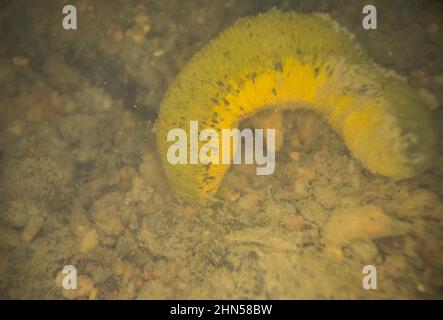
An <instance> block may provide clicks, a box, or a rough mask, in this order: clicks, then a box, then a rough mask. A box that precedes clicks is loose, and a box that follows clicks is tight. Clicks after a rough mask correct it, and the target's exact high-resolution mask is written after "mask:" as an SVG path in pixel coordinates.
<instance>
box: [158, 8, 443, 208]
mask: <svg viewBox="0 0 443 320" xmlns="http://www.w3.org/2000/svg"><path fill="white" fill-rule="evenodd" d="M301 107H303V108H311V109H313V110H315V111H316V112H318V113H319V114H321V115H322V117H323V118H324V119H325V120H326V122H327V123H329V124H330V126H331V127H332V128H333V129H334V130H336V131H337V132H338V133H339V134H340V135H341V136H342V138H343V140H344V142H345V143H346V145H347V147H348V149H349V150H350V151H351V153H352V154H353V156H354V157H355V158H356V159H358V160H359V161H360V162H361V163H362V164H363V166H364V167H366V168H367V169H368V170H369V171H371V172H373V173H375V174H380V175H383V176H386V177H391V178H394V179H403V178H408V177H412V176H414V175H416V174H419V173H421V172H423V171H424V170H426V169H427V168H429V166H430V165H431V163H432V158H433V155H434V149H435V145H436V136H435V131H434V129H433V127H432V121H431V116H430V113H429V111H428V110H427V107H426V106H425V104H424V102H423V101H422V100H421V98H420V96H419V95H418V94H417V92H416V91H415V90H413V88H411V87H410V86H409V85H408V84H407V83H406V82H405V81H404V80H403V79H401V78H400V77H399V76H397V75H395V74H394V73H393V72H390V71H387V70H385V69H383V68H381V67H380V66H377V65H376V64H375V63H374V62H373V61H372V60H371V59H370V58H369V57H368V56H366V55H365V53H364V52H363V51H362V50H361V49H360V47H359V46H358V45H357V44H356V42H355V41H354V40H353V37H352V35H350V34H349V33H348V32H347V31H346V30H344V29H343V28H341V27H339V26H338V25H337V24H336V23H335V22H334V21H332V20H331V19H330V18H329V17H328V16H327V15H324V14H301V13H294V12H287V13H284V12H278V11H271V12H268V13H265V14H261V15H258V16H254V17H248V18H243V19H240V20H238V21H237V22H236V23H235V24H234V25H233V26H231V27H229V28H227V29H226V30H225V31H223V32H222V33H220V34H219V35H218V36H217V37H216V38H215V39H213V40H212V41H210V42H209V43H208V44H207V45H206V46H205V47H204V48H203V49H202V50H200V51H199V52H198V53H197V54H196V55H195V56H194V57H193V58H192V59H191V60H190V61H189V62H188V63H187V64H186V65H185V67H184V68H183V70H182V71H181V72H180V74H179V75H178V76H177V78H176V79H175V81H174V82H173V83H172V84H171V86H170V87H169V89H168V90H167V92H166V94H165V98H164V100H163V102H162V104H161V107H160V115H159V118H158V121H157V147H158V151H159V155H160V158H161V159H162V163H163V166H164V169H165V172H166V176H167V178H168V180H169V182H170V184H171V185H172V187H173V188H174V190H175V191H176V193H177V194H178V195H179V196H180V197H182V198H184V199H185V200H187V201H189V202H194V203H200V204H204V203H206V202H207V201H208V199H210V198H211V197H212V196H213V195H215V193H216V191H217V189H218V186H219V184H220V182H221V180H222V178H223V176H224V174H225V173H226V171H227V170H228V169H229V165H223V164H210V165H203V164H193V165H191V164H187V165H172V164H170V163H169V162H168V160H167V158H166V155H167V150H168V148H169V146H170V144H171V142H168V141H167V134H168V132H169V131H170V130H171V129H174V128H181V129H183V130H185V131H189V123H190V121H198V122H199V126H200V127H201V128H212V129H215V130H217V131H221V129H230V128H235V127H236V126H237V125H238V123H239V121H240V120H242V119H244V118H246V117H249V116H251V115H253V114H254V113H256V112H258V111H260V110H263V109H265V108H278V109H288V108H292V109H295V108H301ZM188 134H189V132H188ZM188 147H189V146H188ZM188 154H189V152H188Z"/></svg>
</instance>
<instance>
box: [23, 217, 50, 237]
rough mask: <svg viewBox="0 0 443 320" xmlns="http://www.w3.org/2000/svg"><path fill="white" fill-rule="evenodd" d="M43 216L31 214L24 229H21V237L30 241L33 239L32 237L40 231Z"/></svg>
mask: <svg viewBox="0 0 443 320" xmlns="http://www.w3.org/2000/svg"><path fill="white" fill-rule="evenodd" d="M44 221H45V220H44V219H43V217H40V216H31V218H30V219H29V221H28V223H27V224H26V227H25V229H24V230H23V231H22V239H23V240H25V241H27V242H30V241H32V240H33V239H34V237H35V236H36V235H37V234H38V233H39V232H40V230H41V228H42V227H43V223H44Z"/></svg>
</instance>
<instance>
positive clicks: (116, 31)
mask: <svg viewBox="0 0 443 320" xmlns="http://www.w3.org/2000/svg"><path fill="white" fill-rule="evenodd" d="M105 35H106V38H107V39H109V40H111V41H113V42H121V41H122V40H123V38H124V37H125V34H124V32H123V30H122V29H121V28H120V27H119V26H118V25H116V24H112V25H110V26H109V27H108V28H107V29H106V32H105Z"/></svg>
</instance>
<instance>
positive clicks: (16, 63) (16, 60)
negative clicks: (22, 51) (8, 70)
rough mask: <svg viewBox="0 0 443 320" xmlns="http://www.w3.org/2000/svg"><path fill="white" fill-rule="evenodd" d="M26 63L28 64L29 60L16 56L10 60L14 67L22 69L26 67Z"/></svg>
mask: <svg viewBox="0 0 443 320" xmlns="http://www.w3.org/2000/svg"><path fill="white" fill-rule="evenodd" d="M28 63H29V59H28V58H25V57H20V56H17V57H13V58H12V64H13V65H14V66H18V67H24V66H26V65H28Z"/></svg>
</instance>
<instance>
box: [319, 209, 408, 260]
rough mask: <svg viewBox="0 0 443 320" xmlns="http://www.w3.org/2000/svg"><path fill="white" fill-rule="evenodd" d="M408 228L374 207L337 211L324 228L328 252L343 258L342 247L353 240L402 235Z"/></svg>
mask: <svg viewBox="0 0 443 320" xmlns="http://www.w3.org/2000/svg"><path fill="white" fill-rule="evenodd" d="M407 230H408V228H407V227H405V225H404V224H402V223H401V222H398V221H397V222H395V223H394V221H393V220H392V219H391V218H390V217H388V216H387V215H386V214H385V213H384V212H383V210H382V209H380V208H379V207H377V206H374V205H366V206H357V207H342V208H338V209H335V210H334V212H333V213H332V215H331V218H330V219H329V221H328V223H327V224H326V226H325V228H324V238H325V243H326V246H327V248H328V252H329V253H332V254H334V255H336V256H337V257H341V255H342V252H341V250H340V248H341V246H343V245H344V244H347V243H349V242H350V241H351V240H355V239H363V240H368V239H369V240H373V239H378V238H382V237H387V236H392V235H400V234H403V233H405V232H407Z"/></svg>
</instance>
